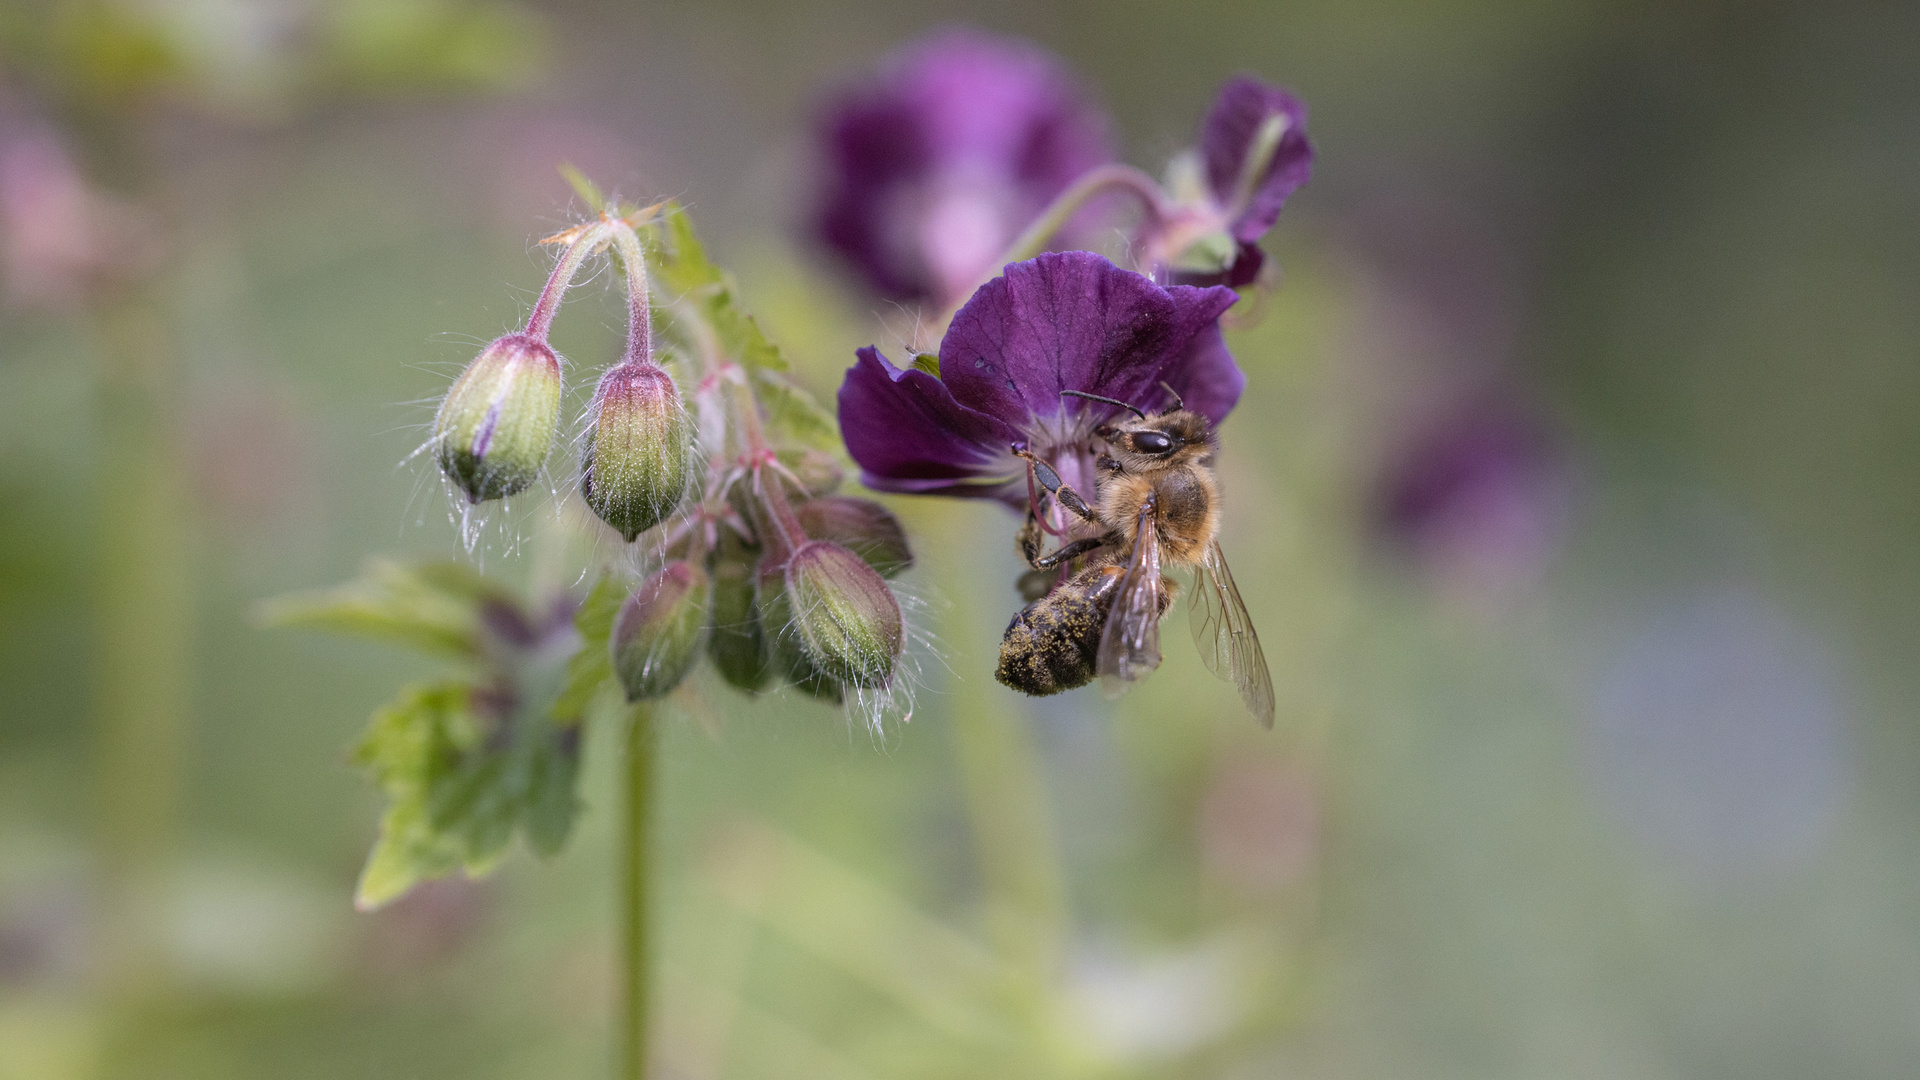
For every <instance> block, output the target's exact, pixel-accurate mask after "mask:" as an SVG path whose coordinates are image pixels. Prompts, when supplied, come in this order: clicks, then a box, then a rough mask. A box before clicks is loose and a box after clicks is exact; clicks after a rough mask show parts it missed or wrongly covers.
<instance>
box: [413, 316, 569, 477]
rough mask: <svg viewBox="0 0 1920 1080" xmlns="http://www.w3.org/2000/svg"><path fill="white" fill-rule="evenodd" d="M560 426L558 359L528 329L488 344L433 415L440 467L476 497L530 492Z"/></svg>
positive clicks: (435, 443)
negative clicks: (525, 332)
mask: <svg viewBox="0 0 1920 1080" xmlns="http://www.w3.org/2000/svg"><path fill="white" fill-rule="evenodd" d="M559 426H560V358H559V357H557V356H555V355H554V353H553V350H552V349H550V348H548V347H547V345H546V343H545V342H543V341H540V340H538V339H537V338H534V337H532V336H530V335H527V334H508V335H506V336H505V337H502V338H500V339H498V340H496V341H495V342H494V343H493V344H491V345H489V346H487V347H486V348H485V349H482V350H481V352H480V355H479V356H478V357H475V358H474V361H473V363H471V364H468V365H467V370H465V371H463V372H461V373H460V377H459V378H458V379H455V380H454V382H453V386H452V388H451V389H449V390H448V391H447V396H446V398H445V399H444V400H442V401H441V402H440V412H439V413H438V414H437V415H436V416H435V417H434V418H433V447H434V452H435V454H436V455H437V456H438V458H439V460H440V468H441V469H442V470H443V471H444V472H445V473H446V474H447V477H448V478H449V479H451V480H452V481H453V482H454V483H456V484H458V485H460V490H462V491H464V492H466V493H467V498H468V499H470V500H472V501H473V502H476V503H477V502H485V501H486V500H488V499H503V498H505V497H507V496H508V495H512V494H514V493H515V492H519V491H524V490H526V489H527V488H528V487H530V486H531V485H532V484H533V482H534V481H535V480H536V479H538V478H539V476H540V468H541V466H542V465H544V464H546V460H547V451H548V449H550V448H551V447H552V446H553V433H554V431H555V430H557V429H558V428H559Z"/></svg>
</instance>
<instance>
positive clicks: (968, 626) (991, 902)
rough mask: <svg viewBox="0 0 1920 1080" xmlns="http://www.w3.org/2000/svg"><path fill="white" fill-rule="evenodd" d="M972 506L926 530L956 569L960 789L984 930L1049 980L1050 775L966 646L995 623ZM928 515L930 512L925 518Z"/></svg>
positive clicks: (1060, 888) (1060, 903)
mask: <svg viewBox="0 0 1920 1080" xmlns="http://www.w3.org/2000/svg"><path fill="white" fill-rule="evenodd" d="M980 513H981V511H980V510H979V509H977V508H975V507H973V506H966V505H952V506H941V507H939V508H938V517H937V518H934V520H933V521H932V522H931V523H930V527H928V528H927V529H926V530H925V532H924V534H923V535H925V536H927V537H928V538H929V540H930V541H932V542H933V543H934V544H936V545H938V547H939V549H940V550H939V552H938V553H937V554H936V555H935V557H934V559H933V560H930V561H932V562H933V564H934V565H936V566H948V567H955V568H957V569H958V573H957V574H955V575H954V580H956V581H957V582H959V583H960V584H959V587H957V588H954V589H953V590H952V592H951V593H950V594H949V598H950V600H951V603H952V606H951V607H950V608H949V609H948V611H947V615H946V620H945V622H946V628H945V632H944V633H943V634H941V641H942V643H943V644H944V645H946V646H947V647H949V648H951V649H952V650H954V655H953V656H951V657H950V658H949V661H948V662H949V663H950V664H951V665H952V669H953V671H954V672H955V677H954V679H953V681H952V684H951V685H952V688H953V692H952V697H951V699H950V701H951V707H952V710H953V733H954V743H955V751H956V753H957V755H958V758H959V766H960V786H961V790H962V793H963V796H964V798H965V800H966V804H967V817H968V820H969V822H970V823H971V825H972V827H973V842H974V849H975V853H976V856H977V858H978V859H979V865H980V875H981V879H982V885H983V887H984V890H985V893H986V903H987V923H988V932H989V934H990V936H991V938H992V941H993V946H994V949H995V951H997V952H998V953H999V954H1000V955H1001V958H1002V959H1003V960H1005V961H1006V962H1007V963H1008V965H1009V966H1010V967H1012V968H1013V969H1014V970H1016V971H1018V972H1019V973H1020V975H1021V977H1022V978H1023V979H1025V980H1028V981H1030V982H1031V983H1032V984H1033V985H1035V986H1045V985H1048V984H1050V983H1052V982H1053V980H1054V979H1055V977H1056V976H1057V975H1058V974H1059V969H1060V960H1061V957H1060V953H1061V948H1062V946H1063V944H1064V940H1065V937H1066V932H1067V901H1066V886H1065V884H1064V883H1063V882H1062V880H1061V877H1060V863H1059V859H1058V852H1057V850H1056V849H1055V845H1054V835H1053V820H1052V810H1051V807H1050V806H1049V805H1048V803H1047V791H1046V781H1045V778H1044V775H1043V773H1042V770H1041V766H1040V761H1039V756H1038V754H1037V753H1036V751H1035V748H1034V744H1033V737H1032V733H1031V732H1029V731H1028V729H1027V720H1026V715H1025V714H1026V710H1025V709H1024V708H1020V707H1018V706H1017V705H1016V704H1015V702H1014V699H1013V696H1012V695H1011V694H1009V693H1007V692H1005V691H1003V690H1001V689H1000V688H999V687H998V685H997V684H995V683H994V682H993V680H991V679H989V678H984V677H982V674H983V673H985V672H989V671H992V670H993V663H992V660H991V658H989V657H978V656H972V655H970V654H969V653H970V650H972V649H975V648H980V647H982V646H981V643H986V646H985V647H987V648H994V647H997V643H998V641H999V640H1000V635H999V628H998V627H995V626H991V625H989V622H988V618H989V617H988V616H987V615H986V614H985V613H983V612H982V611H981V608H980V598H979V595H978V594H979V591H980V590H979V589H977V588H976V587H974V585H973V582H977V581H987V580H991V578H990V576H989V575H988V574H987V573H986V570H985V567H983V566H981V565H980V563H981V561H982V560H981V553H980V550H979V543H978V540H977V535H978V529H977V528H974V527H973V526H974V525H975V523H974V522H973V520H972V519H973V518H974V517H977V516H978V515H979V514H980ZM929 516H930V517H932V515H929Z"/></svg>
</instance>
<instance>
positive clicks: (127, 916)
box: [92, 286, 193, 1017]
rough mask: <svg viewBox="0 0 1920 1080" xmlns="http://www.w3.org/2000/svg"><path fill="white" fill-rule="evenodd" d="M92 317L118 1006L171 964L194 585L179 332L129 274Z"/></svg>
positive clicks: (111, 932)
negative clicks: (171, 897) (171, 892)
mask: <svg viewBox="0 0 1920 1080" xmlns="http://www.w3.org/2000/svg"><path fill="white" fill-rule="evenodd" d="M98 330H99V357H98V361H99V372H98V379H99V385H98V400H99V422H100V461H99V470H100V472H99V485H98V489H97V491H98V495H97V497H98V499H99V506H98V508H97V513H98V515H99V517H98V521H97V526H96V527H97V530H98V533H97V535H98V536H99V543H100V547H99V552H98V558H97V560H96V562H95V567H96V571H95V572H96V575H97V576H96V581H95V590H96V591H95V596H94V604H95V609H94V614H95V623H96V629H95V639H94V646H95V654H94V666H93V673H92V676H93V684H94V693H95V699H94V700H95V725H96V727H95V736H94V738H95V755H96V758H95V765H94V768H95V772H96V775H95V783H96V788H95V793H96V797H97V798H98V800H99V807H98V813H99V828H100V833H101V848H100V850H101V857H102V863H103V865H102V877H101V880H102V886H103V890H104V892H103V895H102V897H101V898H100V904H99V908H98V912H97V917H98V918H99V920H100V924H99V927H98V933H97V934H96V941H97V942H98V945H99V950H100V951H99V956H100V958H101V964H102V967H101V970H100V977H101V979H102V980H103V990H104V992H105V994H106V995H107V997H108V999H109V1000H110V1001H112V1002H113V1003H114V1004H116V1005H117V1006H119V1007H120V1008H121V1010H122V1011H123V1017H124V1015H125V1014H126V1013H129V1012H131V1013H137V1012H138V1011H139V1010H140V1009H141V1008H142V1007H143V1006H144V1005H145V1004H146V1003H148V1002H149V1001H150V1000H152V999H153V998H154V996H155V995H156V994H157V992H158V990H159V988H160V984H161V981H162V980H163V978H164V975H165V972H164V970H163V969H164V957H163V956H162V949H161V943H160V940H159V935H158V934H157V933H156V932H155V922H156V919H157V917H158V916H157V915H156V912H157V911H159V910H161V909H162V905H161V904H160V903H158V901H159V900H160V893H161V891H162V890H163V889H164V887H165V884H166V876H167V862H168V857H169V855H170V853H171V848H172V847H173V844H174V840H175V833H176V830H177V822H178V819H179V815H180V798H181V796H180V789H181V784H180V772H181V769H182V767H183V764H184V747H185V744H186V740H187V724H188V694H189V692H190V687H189V681H190V670H191V664H192V654H191V638H192V615H191V611H192V596H193V590H192V582H191V578H192V574H191V570H190V567H189V551H188V531H189V527H188V523H187V507H186V500H187V491H186V483H185V473H184V467H183V465H182V462H181V457H180V455H181V449H180V447H179V445H178V435H177V425H176V423H175V418H174V412H175V406H176V401H175V394H176V388H175V387H176V382H177V378H178V365H177V363H176V362H175V360H176V357H175V348H176V345H175V342H174V340H173V335H172V333H171V328H170V325H169V320H168V319H167V317H166V314H165V311H164V308H163V302H162V301H161V300H160V299H159V297H158V296H157V295H156V292H155V290H154V289H153V288H152V287H151V286H143V287H137V288H135V289H134V290H133V291H131V292H130V293H128V294H126V295H124V296H122V297H118V298H115V299H113V300H111V301H108V302H107V303H106V305H105V306H104V307H103V309H102V310H101V312H100V314H99V317H98Z"/></svg>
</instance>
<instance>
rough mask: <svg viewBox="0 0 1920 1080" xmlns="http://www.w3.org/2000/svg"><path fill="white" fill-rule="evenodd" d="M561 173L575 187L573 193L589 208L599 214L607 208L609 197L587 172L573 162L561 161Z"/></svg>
mask: <svg viewBox="0 0 1920 1080" xmlns="http://www.w3.org/2000/svg"><path fill="white" fill-rule="evenodd" d="M560 175H561V176H562V177H564V178H565V179H566V181H567V183H568V185H570V186H571V187H572V188H573V193H574V194H575V195H578V196H580V200H581V201H582V202H584V203H586V204H587V209H589V210H592V211H593V212H594V213H596V214H598V213H600V212H601V211H602V210H605V209H606V208H607V197H606V195H605V194H603V193H602V192H601V190H600V186H599V185H598V184H595V183H594V182H593V181H592V180H590V179H588V177H587V174H586V173H583V172H581V171H580V170H579V169H578V168H576V167H575V166H574V164H573V162H571V161H564V162H561V163H560Z"/></svg>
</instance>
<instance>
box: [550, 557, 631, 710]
mask: <svg viewBox="0 0 1920 1080" xmlns="http://www.w3.org/2000/svg"><path fill="white" fill-rule="evenodd" d="M629 591H631V590H630V589H629V588H628V586H627V583H626V581H625V580H624V579H622V578H619V577H617V576H615V575H613V574H607V575H604V576H603V577H601V579H600V580H599V581H598V582H596V583H594V586H593V591H592V592H590V593H588V594H587V599H586V602H585V603H583V604H581V605H580V610H579V611H577V612H575V613H574V616H573V626H574V629H576V630H578V631H580V651H579V652H576V653H574V654H573V657H572V659H570V660H568V661H567V683H566V687H565V688H564V689H562V690H561V691H560V697H559V698H558V699H557V700H556V701H554V703H553V719H554V722H556V723H559V724H577V723H579V722H580V720H581V719H582V718H584V717H585V716H586V715H587V710H588V709H589V708H591V707H592V705H593V699H594V698H595V697H596V696H598V694H599V693H600V688H601V687H602V686H605V685H606V683H607V680H609V679H611V678H613V657H612V656H611V655H609V654H608V652H607V642H608V640H609V639H611V638H612V637H613V620H614V618H615V616H617V615H619V614H620V605H621V604H624V603H626V600H627V594H628V592H629Z"/></svg>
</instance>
